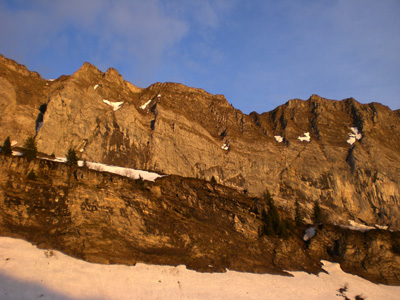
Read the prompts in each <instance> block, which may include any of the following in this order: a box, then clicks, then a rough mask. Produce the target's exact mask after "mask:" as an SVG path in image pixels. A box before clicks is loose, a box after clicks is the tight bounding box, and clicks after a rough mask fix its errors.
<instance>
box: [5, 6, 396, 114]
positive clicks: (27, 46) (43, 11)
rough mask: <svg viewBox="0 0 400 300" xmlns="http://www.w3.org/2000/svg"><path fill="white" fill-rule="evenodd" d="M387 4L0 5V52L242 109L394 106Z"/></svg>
mask: <svg viewBox="0 0 400 300" xmlns="http://www.w3.org/2000/svg"><path fill="white" fill-rule="evenodd" d="M399 16H400V1H399V0H379V1H378V0H320V1H318V0H302V1H298V0H280V1H278V0H270V1H269V0H265V1H261V0H251V1H250V0H246V1H245V0H243V1H239V0H229V1H228V0H170V1H161V0H146V1H136V0H130V1H129V0H113V1H108V0H66V1H63V0H57V1H54V0H13V1H11V0H0V53H1V54H3V55H5V56H6V57H8V58H12V59H14V60H16V61H17V62H19V63H21V64H24V65H26V66H27V67H28V69H30V70H33V71H37V72H39V73H40V74H41V75H42V76H43V77H44V78H48V79H50V78H57V77H59V76H61V75H63V74H67V75H68V74H72V73H73V72H75V71H76V70H77V69H78V68H79V67H80V66H81V65H82V64H83V62H85V61H88V62H90V63H92V64H94V65H96V66H97V67H98V68H99V69H100V70H102V71H106V70H107V69H108V68H109V67H114V68H116V69H117V70H118V71H119V72H120V73H121V74H122V75H123V77H124V78H125V79H126V80H128V81H130V82H131V83H133V84H135V85H137V86H140V87H147V86H149V85H150V84H152V83H155V82H166V81H172V82H180V83H183V84H186V85H189V86H193V87H198V88H203V89H205V90H206V91H208V92H210V93H213V94H224V95H225V97H226V98H227V100H228V101H229V102H230V103H232V105H233V106H234V107H236V108H239V109H240V110H242V111H243V112H244V113H250V112H251V111H257V112H259V113H262V112H266V111H270V110H272V109H274V108H275V107H276V106H278V105H281V104H283V103H285V102H286V101H288V100H289V99H293V98H300V99H308V98H309V97H310V96H311V95H312V94H318V95H320V96H322V97H325V98H328V99H336V100H341V99H344V98H349V97H353V98H355V99H356V100H358V101H359V102H362V103H369V102H380V103H383V104H385V105H388V106H389V107H390V108H392V109H399V108H400V18H399Z"/></svg>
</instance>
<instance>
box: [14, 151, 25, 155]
mask: <svg viewBox="0 0 400 300" xmlns="http://www.w3.org/2000/svg"><path fill="white" fill-rule="evenodd" d="M12 155H14V156H23V155H24V154H23V153H22V152H19V151H15V150H12Z"/></svg>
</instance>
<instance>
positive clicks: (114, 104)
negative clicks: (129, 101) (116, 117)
mask: <svg viewBox="0 0 400 300" xmlns="http://www.w3.org/2000/svg"><path fill="white" fill-rule="evenodd" d="M103 102H104V103H105V104H107V105H109V106H111V107H112V108H113V110H114V111H117V110H118V109H120V108H121V107H122V105H123V104H124V102H111V101H108V100H106V99H103Z"/></svg>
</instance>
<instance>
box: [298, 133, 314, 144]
mask: <svg viewBox="0 0 400 300" xmlns="http://www.w3.org/2000/svg"><path fill="white" fill-rule="evenodd" d="M298 139H299V140H300V141H302V142H304V141H306V142H309V141H310V139H311V138H310V133H309V132H305V133H304V135H303V136H299V137H298Z"/></svg>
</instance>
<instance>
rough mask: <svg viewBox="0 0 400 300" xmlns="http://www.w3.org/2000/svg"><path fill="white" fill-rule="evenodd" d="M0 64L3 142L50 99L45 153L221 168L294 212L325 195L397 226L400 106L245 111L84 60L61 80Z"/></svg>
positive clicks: (329, 210) (24, 132) (337, 208)
mask: <svg viewBox="0 0 400 300" xmlns="http://www.w3.org/2000/svg"><path fill="white" fill-rule="evenodd" d="M0 65H1V68H0V70H1V77H0V80H1V82H2V85H1V91H0V102H1V103H3V104H1V105H3V106H4V109H5V111H6V113H5V114H3V115H2V117H1V118H2V119H1V120H0V121H1V126H0V139H3V140H4V139H5V138H6V137H7V136H11V139H12V140H17V141H18V142H19V143H20V144H21V143H22V142H23V140H24V139H25V138H26V137H27V136H28V135H33V134H34V133H35V124H36V123H37V122H36V120H37V118H38V114H39V110H38V109H39V107H40V105H42V104H46V108H47V110H46V112H45V113H44V116H43V125H42V126H41V127H40V130H39V131H38V133H37V136H36V141H37V144H38V147H39V151H41V152H43V153H46V154H48V155H51V154H54V155H56V156H65V153H66V152H67V150H68V148H69V147H74V148H76V149H77V150H79V151H81V152H79V153H80V156H81V158H82V159H84V160H89V161H96V162H103V163H107V164H113V165H120V166H126V167H133V168H139V169H148V170H155V171H158V172H163V173H166V174H175V175H180V176H184V177H193V178H200V179H206V180H210V179H211V178H212V177H214V178H215V179H216V181H217V182H218V183H220V184H222V185H225V186H228V187H233V188H235V189H237V190H238V191H243V192H247V193H248V194H249V195H254V196H260V195H262V194H263V193H264V191H265V190H266V189H268V190H269V191H270V192H271V193H272V194H273V195H274V196H275V199H276V201H277V204H278V205H279V206H281V207H283V208H286V209H287V210H290V209H292V208H293V203H294V201H295V199H298V200H299V202H300V203H301V204H302V206H303V207H304V208H305V209H306V210H307V211H308V213H310V211H311V208H312V203H313V202H315V201H317V200H318V201H320V203H321V206H322V207H323V209H324V210H325V212H326V214H327V217H328V218H329V219H330V221H332V222H336V223H346V222H347V220H348V219H354V220H357V221H358V222H364V223H367V224H369V225H374V224H380V225H389V226H391V228H393V229H400V221H399V220H400V209H399V204H400V203H399V200H400V190H399V184H398V183H399V182H400V163H399V162H400V150H399V149H400V114H399V112H398V111H397V112H394V111H391V110H390V109H389V108H388V107H385V106H383V105H381V104H378V103H371V104H360V103H358V102H357V101H355V100H354V99H352V98H350V99H345V100H342V101H334V100H327V99H324V98H321V97H319V96H317V95H313V96H311V97H310V99H308V100H306V101H303V100H299V99H295V100H290V101H289V102H287V103H286V104H284V105H282V106H279V107H278V108H276V109H275V110H273V111H271V112H268V113H263V114H257V113H251V114H250V115H246V114H243V113H242V112H241V111H240V110H237V109H235V108H233V107H232V106H231V105H230V104H229V103H228V102H227V101H226V99H225V98H224V97H223V96H222V95H212V94H209V93H207V92H205V91H204V90H201V89H195V88H190V87H187V86H184V85H181V84H176V83H156V84H154V85H151V86H150V87H148V88H145V89H141V88H138V87H135V86H133V85H132V84H130V83H128V82H126V81H124V80H123V78H122V77H121V76H120V75H119V74H118V72H117V71H116V70H114V69H109V70H108V71H107V72H105V73H103V72H101V71H99V70H98V69H97V68H96V67H94V66H92V65H90V64H88V63H85V64H84V65H83V66H82V67H81V68H80V69H79V70H78V71H77V72H76V73H74V74H73V75H71V76H62V77H60V78H59V79H57V80H55V81H46V80H44V79H41V78H40V76H39V75H38V74H36V73H33V72H29V71H28V70H26V68H25V67H23V66H20V65H18V64H16V63H15V62H12V61H9V60H7V59H5V58H4V57H2V58H1V64H0ZM104 100H107V101H108V102H105V101H104ZM121 102H122V103H123V104H122V105H121V106H119V107H118V109H115V107H113V106H112V103H121ZM107 103H108V104H107ZM12 120H15V121H14V122H13V121H12ZM8 124H13V125H12V126H8ZM355 129H356V130H357V138H356V135H355V134H354V130H355ZM352 135H354V137H353V138H352ZM276 137H279V138H278V139H277V138H276ZM351 138H352V139H351ZM349 139H350V141H351V143H349V142H348V141H349Z"/></svg>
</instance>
